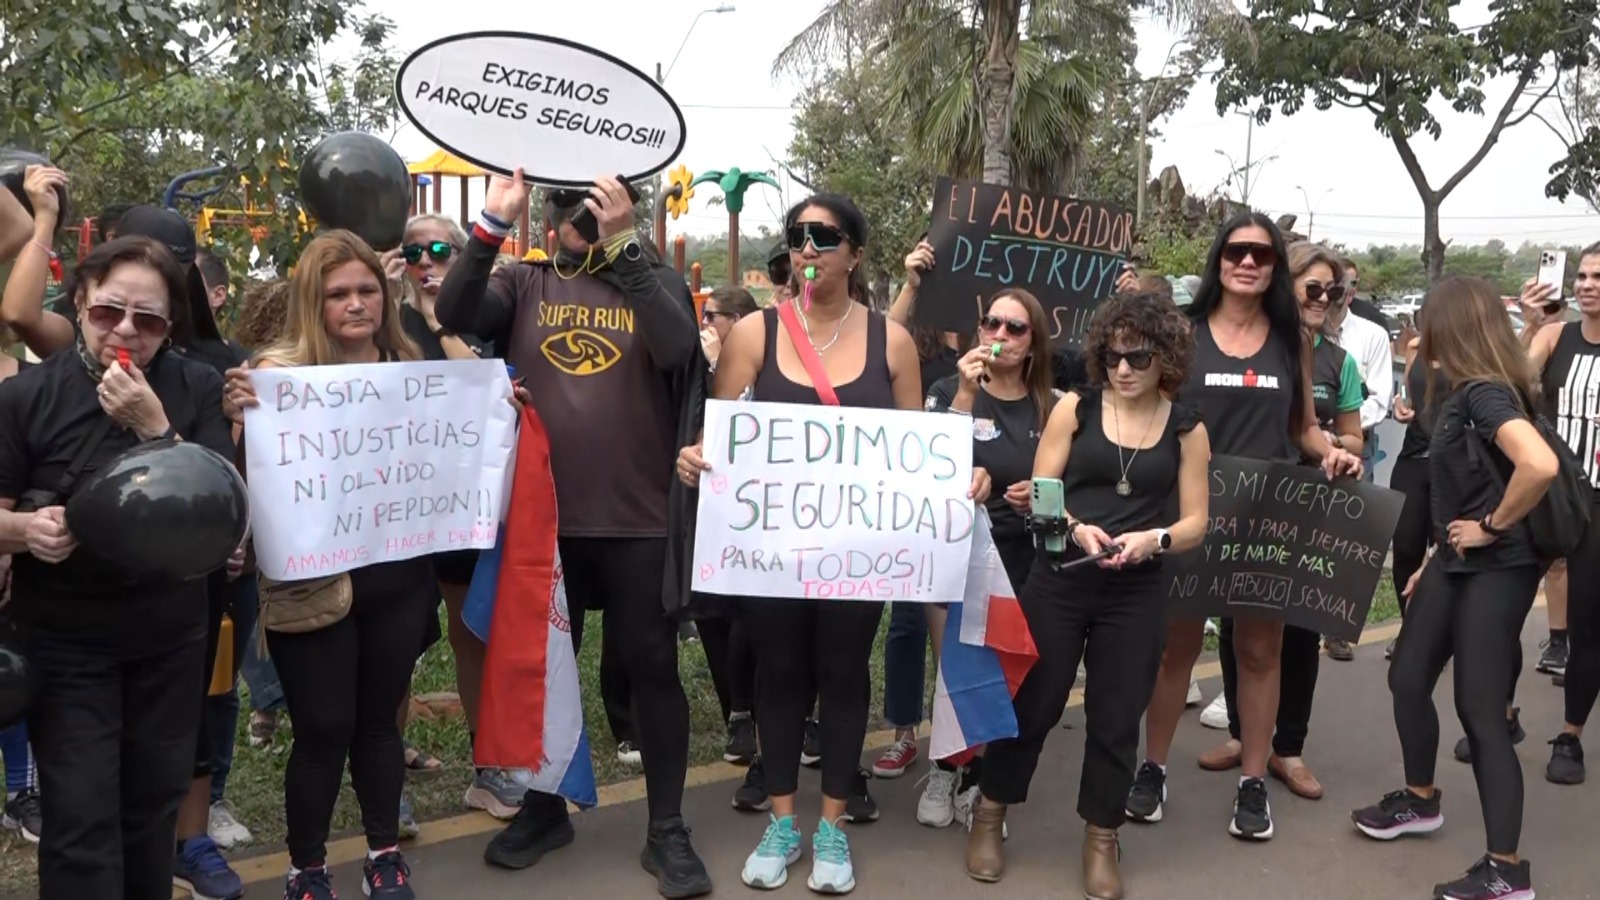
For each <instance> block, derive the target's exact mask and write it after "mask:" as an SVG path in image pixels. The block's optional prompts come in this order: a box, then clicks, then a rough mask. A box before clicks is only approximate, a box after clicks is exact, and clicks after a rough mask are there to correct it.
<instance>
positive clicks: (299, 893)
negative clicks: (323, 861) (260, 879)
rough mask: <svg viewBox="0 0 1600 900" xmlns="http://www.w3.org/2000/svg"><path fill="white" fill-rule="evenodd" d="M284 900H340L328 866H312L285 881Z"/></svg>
mask: <svg viewBox="0 0 1600 900" xmlns="http://www.w3.org/2000/svg"><path fill="white" fill-rule="evenodd" d="M283 900H339V895H338V894H335V893H334V892H333V876H331V875H329V874H328V868H327V866H312V867H311V868H309V869H304V870H302V871H301V872H300V874H299V875H295V876H292V877H290V878H286V879H284V881H283Z"/></svg>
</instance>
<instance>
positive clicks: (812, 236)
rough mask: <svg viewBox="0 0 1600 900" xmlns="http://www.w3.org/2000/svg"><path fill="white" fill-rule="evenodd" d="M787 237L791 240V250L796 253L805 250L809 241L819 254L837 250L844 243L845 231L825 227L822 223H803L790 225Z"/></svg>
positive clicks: (829, 226) (830, 226) (828, 226)
mask: <svg viewBox="0 0 1600 900" xmlns="http://www.w3.org/2000/svg"><path fill="white" fill-rule="evenodd" d="M786 236H787V237H788V239H789V249H790V250H794V251H796V252H798V251H801V250H804V249H805V248H806V242H807V241H810V242H811V246H812V247H813V248H814V249H815V250H816V251H817V252H818V253H827V252H828V251H829V250H837V249H839V245H841V244H843V243H844V232H843V231H841V230H840V229H838V228H835V227H833V226H832V225H824V224H822V223H821V222H801V223H799V224H798V225H790V226H789V231H788V234H787V235H786Z"/></svg>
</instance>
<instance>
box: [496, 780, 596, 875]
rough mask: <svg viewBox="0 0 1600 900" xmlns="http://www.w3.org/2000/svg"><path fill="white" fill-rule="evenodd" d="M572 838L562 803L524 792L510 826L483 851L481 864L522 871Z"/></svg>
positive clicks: (547, 796)
mask: <svg viewBox="0 0 1600 900" xmlns="http://www.w3.org/2000/svg"><path fill="white" fill-rule="evenodd" d="M575 836H576V835H575V833H574V832H573V830H572V820H571V819H570V818H568V816H567V804H566V801H564V800H562V799H561V798H560V797H556V796H554V795H551V794H541V793H539V792H538V791H528V792H527V793H526V794H524V795H522V808H521V809H519V810H517V814H516V815H515V816H514V817H512V819H511V823H510V824H509V825H507V826H506V827H505V830H504V831H502V832H500V833H499V834H497V835H495V836H494V838H493V839H492V840H490V841H489V846H488V847H486V848H484V851H483V861H484V862H486V863H488V864H490V865H492V866H499V867H500V868H502V869H526V868H527V867H529V866H531V865H533V864H534V863H536V862H538V861H539V859H540V858H541V857H543V856H544V855H545V854H546V853H549V852H550V851H551V850H559V849H561V848H562V847H565V846H566V845H568V844H570V843H572V839H573V838H574V837H575Z"/></svg>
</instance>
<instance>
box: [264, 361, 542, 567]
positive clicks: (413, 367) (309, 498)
mask: <svg viewBox="0 0 1600 900" xmlns="http://www.w3.org/2000/svg"><path fill="white" fill-rule="evenodd" d="M250 380H251V382H252V384H253V385H254V386H255V389H256V396H257V398H258V399H259V401H260V405H259V406H257V407H255V408H253V409H249V410H247V411H246V413H245V429H244V437H245V452H246V459H247V463H248V465H247V470H248V479H249V484H250V508H251V515H252V519H253V524H254V541H255V551H256V565H257V567H258V568H259V569H260V570H261V573H262V574H264V575H266V576H267V577H268V578H272V579H276V580H279V581H298V580H302V579H306V578H314V577H319V576H324V575H335V574H338V573H340V572H347V571H349V570H351V569H355V568H359V567H361V566H365V565H370V564H373V563H380V562H393V561H396V560H402V559H412V558H415V557H418V556H422V555H424V554H431V553H440V552H445V551H450V550H473V549H476V550H481V549H486V548H489V547H493V546H494V542H495V536H496V534H497V532H498V531H499V528H500V518H501V514H502V512H503V510H504V503H505V498H506V496H507V491H508V488H509V481H510V475H511V464H512V450H513V447H514V445H515V443H516V409H515V408H514V407H513V406H512V405H511V404H510V403H509V402H508V400H509V398H510V397H511V381H510V379H509V378H507V377H506V367H505V364H504V363H501V362H498V361H496V360H488V359H485V360H442V361H437V362H407V363H373V364H367V365H354V366H304V367H299V368H283V369H259V370H256V371H254V372H252V373H250Z"/></svg>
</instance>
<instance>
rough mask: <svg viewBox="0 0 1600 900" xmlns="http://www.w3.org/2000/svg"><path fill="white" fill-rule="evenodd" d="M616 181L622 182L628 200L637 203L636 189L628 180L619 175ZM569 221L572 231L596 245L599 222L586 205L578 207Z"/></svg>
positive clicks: (637, 192)
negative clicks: (626, 191) (626, 190)
mask: <svg viewBox="0 0 1600 900" xmlns="http://www.w3.org/2000/svg"><path fill="white" fill-rule="evenodd" d="M617 180H618V181H620V182H622V186H623V187H625V188H627V189H628V199H629V200H631V201H633V202H634V203H638V202H639V191H638V189H637V188H635V187H634V186H633V185H632V184H629V183H628V180H627V179H626V178H623V177H622V176H621V175H618V176H617ZM571 221H572V227H573V230H575V231H577V232H578V235H579V236H580V237H582V238H583V239H584V240H586V241H588V242H589V243H591V244H598V243H599V242H600V222H599V221H598V220H597V219H595V217H594V212H593V211H591V210H590V209H589V206H588V204H584V205H581V206H579V207H578V211H577V212H575V213H573V214H572V220H571Z"/></svg>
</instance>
